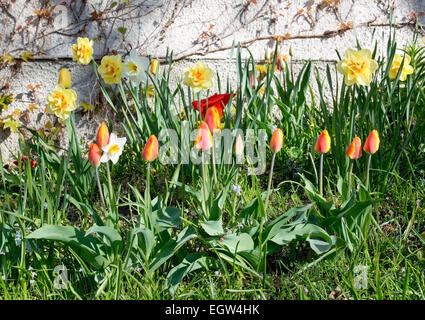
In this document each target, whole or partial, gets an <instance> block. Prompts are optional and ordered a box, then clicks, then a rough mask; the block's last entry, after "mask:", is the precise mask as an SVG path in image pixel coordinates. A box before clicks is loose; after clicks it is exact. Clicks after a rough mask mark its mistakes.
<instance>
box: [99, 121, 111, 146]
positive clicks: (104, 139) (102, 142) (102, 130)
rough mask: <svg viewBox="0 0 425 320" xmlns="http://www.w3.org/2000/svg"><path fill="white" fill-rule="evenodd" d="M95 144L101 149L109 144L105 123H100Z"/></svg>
mask: <svg viewBox="0 0 425 320" xmlns="http://www.w3.org/2000/svg"><path fill="white" fill-rule="evenodd" d="M96 143H97V145H98V146H99V148H103V147H104V146H106V145H108V143H109V130H108V127H107V125H106V123H105V122H102V124H101V125H100V126H99V129H98V130H97V136H96Z"/></svg>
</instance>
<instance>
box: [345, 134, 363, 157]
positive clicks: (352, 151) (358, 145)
mask: <svg viewBox="0 0 425 320" xmlns="http://www.w3.org/2000/svg"><path fill="white" fill-rule="evenodd" d="M346 154H347V157H348V158H350V159H351V160H355V159H358V158H360V157H361V155H362V141H361V140H360V138H359V137H355V138H354V139H353V142H351V144H350V146H349V147H348V148H347V151H346Z"/></svg>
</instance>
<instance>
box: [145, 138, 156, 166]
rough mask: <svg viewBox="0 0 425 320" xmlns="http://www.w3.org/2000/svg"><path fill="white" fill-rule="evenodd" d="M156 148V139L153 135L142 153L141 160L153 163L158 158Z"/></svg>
mask: <svg viewBox="0 0 425 320" xmlns="http://www.w3.org/2000/svg"><path fill="white" fill-rule="evenodd" d="M158 148H159V147H158V139H157V138H156V136H155V135H151V136H150V137H149V140H148V142H146V145H145V148H144V149H143V152H142V157H143V160H145V161H147V162H151V161H154V160H155V159H156V158H157V157H158Z"/></svg>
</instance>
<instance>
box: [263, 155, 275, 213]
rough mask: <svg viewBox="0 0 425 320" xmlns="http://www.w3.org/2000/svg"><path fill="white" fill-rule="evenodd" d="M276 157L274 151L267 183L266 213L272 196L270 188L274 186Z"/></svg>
mask: <svg viewBox="0 0 425 320" xmlns="http://www.w3.org/2000/svg"><path fill="white" fill-rule="evenodd" d="M275 158H276V152H274V153H273V157H272V163H271V165H270V173H269V182H268V184H267V195H266V201H265V202H264V212H265V214H267V205H268V204H269V196H270V189H271V187H272V178H273V168H274V160H275Z"/></svg>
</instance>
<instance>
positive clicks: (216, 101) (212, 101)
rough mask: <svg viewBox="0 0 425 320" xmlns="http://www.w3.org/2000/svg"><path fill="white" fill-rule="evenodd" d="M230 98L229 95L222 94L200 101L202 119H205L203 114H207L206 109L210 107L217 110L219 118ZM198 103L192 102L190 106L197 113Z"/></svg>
mask: <svg viewBox="0 0 425 320" xmlns="http://www.w3.org/2000/svg"><path fill="white" fill-rule="evenodd" d="M230 97H231V94H229V93H224V94H214V95H212V96H211V97H208V98H206V99H202V100H201V101H200V107H201V115H202V119H204V118H205V113H206V112H207V109H208V108H211V107H216V108H217V110H218V112H219V114H220V118H221V117H222V115H223V109H224V107H225V106H226V105H227V104H228V103H229V100H230ZM198 102H199V101H192V106H193V107H194V108H195V109H196V110H198V111H199V106H198V104H199V103H198Z"/></svg>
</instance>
